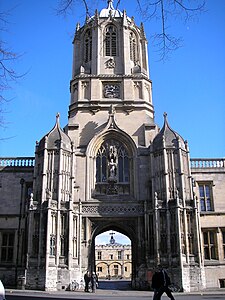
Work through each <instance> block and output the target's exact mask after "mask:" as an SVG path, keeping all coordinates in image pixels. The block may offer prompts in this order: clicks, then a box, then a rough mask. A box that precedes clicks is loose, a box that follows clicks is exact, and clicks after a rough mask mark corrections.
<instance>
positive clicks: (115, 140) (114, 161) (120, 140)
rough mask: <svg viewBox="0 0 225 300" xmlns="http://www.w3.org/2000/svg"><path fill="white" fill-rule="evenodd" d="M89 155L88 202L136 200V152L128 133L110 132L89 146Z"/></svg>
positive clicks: (103, 133) (100, 136) (102, 134)
mask: <svg viewBox="0 0 225 300" xmlns="http://www.w3.org/2000/svg"><path fill="white" fill-rule="evenodd" d="M86 153H87V168H88V170H90V171H89V172H88V177H87V186H88V187H89V191H87V198H92V197H94V198H98V197H99V196H107V195H114V196H117V195H118V196H119V195H120V196H121V195H123V196H134V189H133V186H134V181H135V180H136V175H135V174H136V167H135V164H134V161H135V159H134V158H135V157H136V155H137V148H136V145H135V143H134V141H133V140H132V139H131V138H130V137H129V136H128V135H127V134H126V133H124V132H123V131H120V130H118V129H114V128H112V129H111V128H110V129H108V130H106V131H105V132H102V133H101V134H100V135H99V136H96V137H95V138H94V139H93V140H92V141H91V142H90V144H89V146H88V148H87V152H86Z"/></svg>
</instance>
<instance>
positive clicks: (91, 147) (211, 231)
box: [0, 1, 225, 291]
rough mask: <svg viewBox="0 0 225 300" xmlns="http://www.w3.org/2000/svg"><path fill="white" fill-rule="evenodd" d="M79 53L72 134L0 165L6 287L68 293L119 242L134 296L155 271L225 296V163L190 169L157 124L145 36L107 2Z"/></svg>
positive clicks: (167, 130)
mask: <svg viewBox="0 0 225 300" xmlns="http://www.w3.org/2000/svg"><path fill="white" fill-rule="evenodd" d="M73 44H74V60H73V74H72V79H71V82H70V89H71V102H70V105H69V118H68V125H67V126H66V127H65V128H64V129H61V128H60V123H59V115H57V117H56V123H55V126H54V127H53V129H52V130H51V131H50V132H49V133H47V134H46V135H45V136H44V137H43V138H42V139H41V140H40V141H39V142H38V143H37V145H36V151H35V163H34V162H33V160H32V159H31V161H32V162H30V160H28V161H29V162H28V163H27V160H25V159H24V160H23V159H19V163H18V160H16V159H10V158H8V159H7V158H3V159H2V160H1V173H0V176H1V178H0V184H1V187H0V189H1V201H0V205H1V211H0V230H1V235H0V248H1V251H0V270H1V274H3V275H2V276H3V277H4V278H2V279H3V282H5V284H6V285H9V284H10V283H15V282H16V281H17V278H18V277H20V276H22V277H20V281H19V283H21V282H22V283H23V284H24V285H25V286H26V288H31V289H45V290H56V289H67V288H68V287H69V284H70V283H71V282H72V281H73V280H76V281H78V282H79V281H80V280H81V279H83V274H84V272H86V270H87V269H88V270H90V271H96V259H95V242H94V241H95V237H96V236H97V235H98V234H100V233H102V232H105V231H107V230H116V231H118V232H121V233H123V234H125V235H127V236H128V237H129V238H130V240H131V243H132V272H131V273H132V275H131V280H132V286H133V287H134V288H138V287H139V286H142V282H146V280H147V281H148V280H149V282H148V283H149V285H150V280H151V276H150V275H151V274H152V272H153V270H154V268H155V267H156V266H157V264H159V263H160V264H162V265H164V267H165V268H167V269H168V272H169V274H170V275H171V278H172V281H173V282H175V283H176V284H177V285H179V286H180V287H181V289H182V290H183V291H194V290H202V289H204V288H206V287H210V288H212V287H213V288H216V287H219V286H221V287H222V286H223V284H224V278H225V264H224V252H225V250H224V248H225V233H224V228H225V216H224V214H225V202H224V201H223V200H224V199H223V195H224V192H225V186H224V182H225V165H224V159H220V160H218V159H215V160H211V161H210V160H201V159H200V160H190V157H189V149H188V145H187V142H186V141H184V139H183V138H182V137H181V136H180V135H179V134H178V133H176V132H175V131H174V130H173V129H172V128H171V127H170V126H169V123H168V120H167V115H166V114H165V115H164V125H163V127H162V129H161V130H160V129H159V127H158V125H157V124H155V121H154V107H153V102H152V92H151V90H152V82H151V80H150V78H149V70H148V55H147V40H146V37H145V33H144V27H143V25H141V26H140V27H138V26H137V25H136V24H135V22H134V20H133V18H129V17H128V16H127V15H126V12H125V11H124V12H120V11H119V10H115V9H114V8H113V6H112V1H108V7H107V8H106V9H103V10H102V11H101V12H100V13H98V12H97V11H96V13H95V15H94V16H93V17H92V18H90V19H87V20H86V22H85V24H84V25H83V26H82V27H81V26H80V25H79V24H78V25H77V28H76V32H75V36H74V41H73ZM24 161H25V162H24ZM31 187H33V191H32V192H31ZM218 270H219V271H218Z"/></svg>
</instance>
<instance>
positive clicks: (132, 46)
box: [130, 32, 137, 63]
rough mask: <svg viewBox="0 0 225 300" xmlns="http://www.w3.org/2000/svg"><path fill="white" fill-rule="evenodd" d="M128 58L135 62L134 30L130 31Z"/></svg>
mask: <svg viewBox="0 0 225 300" xmlns="http://www.w3.org/2000/svg"><path fill="white" fill-rule="evenodd" d="M130 59H131V60H132V61H133V62H134V63H136V62H137V40H136V36H135V34H134V32H131V33H130Z"/></svg>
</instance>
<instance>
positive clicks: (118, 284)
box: [6, 280, 225, 299]
mask: <svg viewBox="0 0 225 300" xmlns="http://www.w3.org/2000/svg"><path fill="white" fill-rule="evenodd" d="M173 294H174V296H175V297H176V295H179V297H180V296H181V297H182V296H187V295H188V296H189V297H190V296H191V295H193V296H194V295H195V296H205V295H209V296H210V295H224V294H225V289H217V290H215V289H214V290H204V291H200V292H189V293H187V292H184V293H173ZM7 295H15V296H20V295H21V296H22V295H26V296H29V297H32V296H33V297H34V296H35V297H43V298H44V297H50V298H56V297H57V299H58V298H60V299H72V298H73V299H76V298H79V299H80V298H82V299H90V298H93V296H94V295H96V296H97V297H99V298H101V299H104V298H106V297H113V296H116V297H128V298H129V297H130V298H136V299H138V298H139V297H149V299H151V297H152V296H153V292H152V291H140V290H132V289H131V286H130V281H128V280H103V281H100V282H99V288H97V290H96V293H95V294H93V293H85V292H84V291H83V290H82V291H65V290H60V291H37V290H18V289H6V296H7Z"/></svg>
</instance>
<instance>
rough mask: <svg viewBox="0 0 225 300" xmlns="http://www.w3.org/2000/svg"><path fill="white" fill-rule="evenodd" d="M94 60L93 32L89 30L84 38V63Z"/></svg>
mask: <svg viewBox="0 0 225 300" xmlns="http://www.w3.org/2000/svg"><path fill="white" fill-rule="evenodd" d="M91 58H92V35H91V30H87V31H86V33H85V37H84V61H85V62H89V61H90V60H91Z"/></svg>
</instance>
